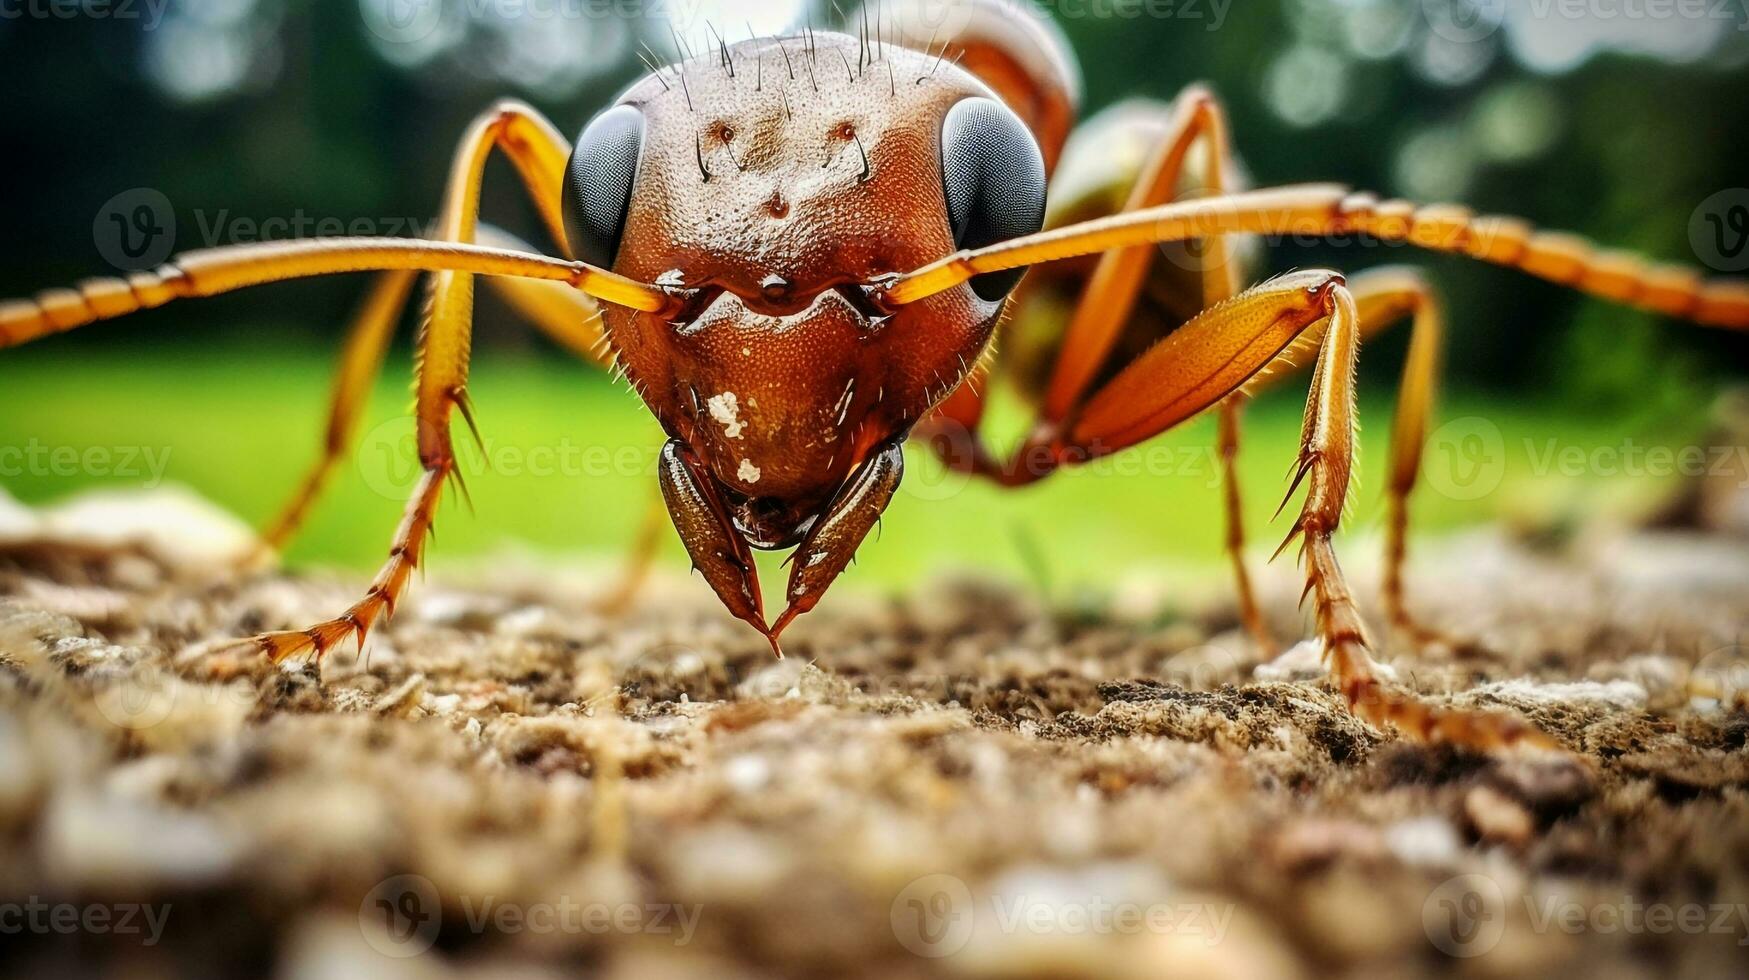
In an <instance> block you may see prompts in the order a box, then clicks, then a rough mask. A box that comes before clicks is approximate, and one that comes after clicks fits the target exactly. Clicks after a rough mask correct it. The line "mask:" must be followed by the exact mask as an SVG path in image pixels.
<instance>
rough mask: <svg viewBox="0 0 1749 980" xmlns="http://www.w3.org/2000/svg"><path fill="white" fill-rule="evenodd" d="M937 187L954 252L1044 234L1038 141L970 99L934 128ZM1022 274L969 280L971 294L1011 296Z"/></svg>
mask: <svg viewBox="0 0 1749 980" xmlns="http://www.w3.org/2000/svg"><path fill="white" fill-rule="evenodd" d="M941 182H942V188H943V190H945V191H946V192H947V220H948V222H949V224H950V226H951V227H952V229H953V240H954V244H955V245H956V246H958V247H959V248H983V247H984V246H986V245H994V244H996V243H997V242H1004V241H1007V240H1009V239H1011V238H1019V237H1020V236H1022V235H1030V234H1032V233H1034V232H1036V231H1038V230H1039V229H1040V228H1041V227H1043V226H1044V221H1045V162H1044V157H1043V156H1042V155H1041V154H1040V153H1039V149H1038V141H1037V140H1035V139H1033V136H1032V133H1030V132H1028V131H1027V128H1026V124H1025V123H1022V122H1021V121H1020V117H1019V116H1016V115H1015V114H1014V113H1013V111H1011V110H1010V109H1009V108H1008V107H1007V106H1005V105H1003V104H1002V103H1000V102H997V101H995V100H993V99H985V98H970V99H965V100H963V101H961V102H958V103H956V104H955V105H954V107H953V108H952V109H949V110H948V112H947V119H946V121H944V122H943V123H942V126H941ZM1025 274H1026V269H1025V268H1019V269H1008V270H1006V271H1003V272H988V273H985V274H984V275H981V276H974V277H973V278H972V283H971V285H972V291H973V292H975V293H977V294H978V296H979V297H980V298H982V299H984V300H988V301H991V302H994V301H996V300H999V299H1002V298H1004V297H1006V296H1007V295H1008V294H1009V293H1010V292H1012V291H1013V289H1014V287H1015V285H1016V284H1018V283H1019V282H1020V277H1021V276H1023V275H1025Z"/></svg>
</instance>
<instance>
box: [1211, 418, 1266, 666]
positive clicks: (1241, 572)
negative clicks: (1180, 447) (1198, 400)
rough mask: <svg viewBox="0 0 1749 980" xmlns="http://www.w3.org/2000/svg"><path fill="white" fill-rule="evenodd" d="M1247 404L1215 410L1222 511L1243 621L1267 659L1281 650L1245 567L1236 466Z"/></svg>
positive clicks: (1243, 521)
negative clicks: (1241, 425)
mask: <svg viewBox="0 0 1749 980" xmlns="http://www.w3.org/2000/svg"><path fill="white" fill-rule="evenodd" d="M1246 401H1247V399H1246V398H1245V397H1243V396H1241V395H1235V396H1233V397H1230V398H1228V399H1226V400H1225V401H1223V402H1221V404H1220V407H1219V408H1217V409H1216V410H1215V411H1216V418H1218V419H1219V424H1220V434H1219V437H1218V438H1219V442H1218V444H1217V445H1218V451H1219V453H1220V457H1221V491H1222V492H1221V510H1222V513H1223V514H1224V515H1225V517H1226V525H1227V534H1226V540H1225V542H1224V544H1225V546H1226V549H1227V560H1228V561H1230V562H1232V565H1233V583H1234V586H1235V588H1236V589H1237V595H1238V599H1239V622H1240V623H1241V624H1242V625H1244V627H1245V632H1247V633H1249V634H1251V642H1253V643H1255V644H1257V648H1258V650H1260V651H1261V652H1262V653H1263V655H1264V656H1265V657H1272V656H1273V655H1274V654H1275V653H1276V652H1277V651H1278V649H1279V648H1278V647H1277V645H1276V642H1275V636H1274V634H1272V633H1270V631H1269V625H1268V624H1267V623H1265V622H1264V620H1263V609H1262V607H1260V606H1258V604H1257V592H1256V590H1255V589H1254V588H1253V586H1252V584H1251V569H1250V568H1249V567H1247V566H1246V564H1245V507H1244V495H1243V494H1242V493H1241V492H1240V487H1239V471H1238V467H1237V465H1236V463H1237V461H1238V458H1239V416H1240V414H1241V413H1242V412H1243V411H1244V408H1245V402H1246Z"/></svg>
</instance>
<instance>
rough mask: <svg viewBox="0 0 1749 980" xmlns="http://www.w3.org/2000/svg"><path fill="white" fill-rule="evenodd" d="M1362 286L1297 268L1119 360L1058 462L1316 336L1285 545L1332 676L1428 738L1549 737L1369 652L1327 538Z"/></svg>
mask: <svg viewBox="0 0 1749 980" xmlns="http://www.w3.org/2000/svg"><path fill="white" fill-rule="evenodd" d="M1359 321H1360V317H1359V312H1358V309H1357V306H1356V303H1355V299H1354V296H1353V295H1352V294H1351V293H1350V292H1349V290H1348V288H1347V286H1346V285H1345V283H1344V280H1343V278H1342V277H1341V276H1340V275H1338V274H1336V273H1333V272H1322V271H1309V272H1300V273H1294V274H1291V275H1288V276H1283V277H1281V278H1279V279H1275V280H1272V281H1270V282H1267V283H1264V284H1263V285H1261V286H1258V287H1256V288H1254V289H1251V290H1249V291H1247V292H1245V293H1242V294H1240V295H1239V296H1237V297H1235V298H1234V299H1232V300H1229V301H1228V302H1226V303H1223V304H1221V305H1219V306H1216V307H1214V308H1212V309H1209V310H1206V311H1204V312H1203V313H1201V314H1199V315H1198V316H1196V317H1195V318H1193V319H1192V320H1191V321H1190V322H1189V323H1187V324H1185V325H1184V326H1183V327H1181V328H1179V329H1178V330H1177V331H1176V332H1175V333H1173V334H1171V335H1170V336H1168V337H1167V338H1166V339H1165V340H1163V341H1161V342H1160V343H1159V344H1157V345H1156V346H1155V347H1153V348H1152V349H1150V350H1149V351H1148V352H1147V353H1146V354H1144V355H1143V356H1142V357H1140V358H1138V359H1137V360H1136V361H1135V362H1134V363H1132V364H1131V365H1130V366H1128V367H1127V368H1125V369H1124V370H1123V371H1122V372H1120V373H1119V374H1118V375H1117V377H1115V378H1113V379H1112V380H1111V381H1110V382H1109V383H1108V384H1106V385H1105V386H1104V387H1103V388H1101V389H1100V390H1099V391H1097V392H1095V393H1094V394H1093V396H1092V397H1091V399H1089V401H1088V403H1087V407H1086V409H1085V410H1084V411H1083V412H1082V413H1081V414H1080V415H1079V416H1078V417H1077V418H1075V419H1072V420H1070V422H1069V424H1068V425H1067V426H1066V427H1065V429H1064V431H1062V432H1061V433H1060V434H1059V435H1057V436H1056V437H1055V438H1054V439H1053V440H1052V441H1051V442H1050V443H1049V444H1048V448H1049V449H1050V450H1051V452H1052V455H1053V457H1054V458H1056V459H1057V460H1059V461H1060V462H1078V461H1081V460H1084V459H1089V458H1092V457H1094V456H1098V455H1103V454H1106V453H1111V452H1116V451H1118V450H1120V449H1123V448H1126V447H1128V446H1131V445H1134V444H1136V443H1138V442H1141V441H1143V440H1145V439H1149V438H1152V437H1153V436H1155V435H1158V434H1159V433H1161V432H1163V431H1165V430H1167V429H1169V428H1171V427H1173V426H1175V425H1177V424H1179V423H1181V422H1183V421H1185V420H1187V419H1190V418H1192V417H1194V416H1196V415H1197V414H1199V413H1201V412H1203V411H1205V410H1207V409H1209V408H1211V407H1213V406H1215V405H1217V404H1219V403H1220V402H1221V401H1222V400H1223V399H1225V398H1227V397H1228V396H1230V395H1231V394H1232V393H1233V392H1234V391H1235V390H1237V389H1238V388H1239V387H1240V386H1242V385H1243V384H1245V382H1246V381H1247V380H1248V379H1249V378H1250V377H1251V376H1253V375H1255V374H1256V373H1257V372H1259V371H1261V370H1263V369H1264V368H1265V367H1267V366H1268V365H1269V364H1270V363H1271V362H1273V361H1274V360H1275V359H1276V358H1277V357H1278V356H1279V355H1280V354H1282V353H1283V352H1284V351H1285V350H1287V349H1288V348H1289V347H1290V346H1292V345H1294V343H1295V342H1296V340H1298V339H1300V338H1301V337H1302V336H1303V335H1306V334H1308V332H1309V333H1310V335H1311V336H1314V337H1318V338H1319V354H1318V359H1317V364H1316V366H1315V369H1314V373H1313V375H1312V383H1311V390H1310V393H1309V395H1308V397H1307V400H1306V414H1305V421H1304V424H1303V426H1302V429H1301V445H1300V453H1299V460H1298V463H1297V467H1296V472H1295V479H1294V484H1293V489H1292V490H1290V491H1289V497H1290V499H1291V497H1292V494H1293V492H1295V491H1297V490H1298V489H1299V487H1300V486H1301V484H1304V485H1305V486H1306V497H1305V501H1304V504H1303V506H1302V508H1301V511H1300V515H1299V518H1298V519H1297V520H1296V521H1295V522H1294V527H1293V530H1292V532H1291V533H1290V534H1289V536H1288V539H1287V541H1285V542H1283V545H1282V547H1283V549H1285V548H1286V547H1287V545H1288V544H1291V543H1292V542H1293V540H1294V539H1295V538H1300V539H1302V548H1301V555H1302V559H1303V561H1304V564H1305V570H1306V593H1307V595H1309V596H1311V597H1312V599H1313V602H1314V608H1315V611H1316V622H1317V630H1318V635H1319V637H1320V638H1321V639H1322V640H1323V643H1324V653H1325V657H1326V658H1327V662H1328V663H1329V665H1330V669H1331V673H1332V676H1333V678H1334V680H1335V682H1336V685H1337V687H1338V688H1339V689H1340V690H1341V691H1342V694H1343V697H1344V698H1345V699H1346V700H1347V701H1348V704H1349V706H1350V708H1351V709H1352V710H1353V711H1354V712H1355V713H1356V714H1357V715H1359V716H1360V717H1362V718H1365V719H1367V720H1368V721H1371V722H1373V723H1375V724H1379V725H1384V724H1387V723H1388V724H1390V725H1393V726H1395V727H1396V728H1398V729H1399V730H1401V731H1402V732H1403V733H1404V734H1406V735H1409V736H1411V737H1414V738H1418V739H1421V740H1425V741H1432V740H1444V741H1451V742H1455V743H1459V744H1463V745H1469V746H1474V747H1481V748H1489V747H1496V746H1501V745H1509V744H1514V743H1521V742H1522V743H1538V744H1546V742H1547V740H1546V738H1545V737H1544V736H1542V735H1541V734H1540V733H1538V732H1537V731H1536V730H1535V729H1533V728H1531V727H1530V726H1529V725H1528V724H1526V723H1525V722H1524V721H1522V720H1521V719H1518V718H1516V717H1514V716H1511V715H1503V714H1496V713H1486V712H1471V711H1460V710H1454V709H1448V708H1442V707H1439V706H1436V705H1433V704H1431V703H1429V702H1428V701H1426V700H1424V699H1422V698H1421V697H1419V696H1418V695H1415V694H1413V693H1410V692H1407V691H1398V690H1391V689H1388V688H1387V687H1386V686H1385V685H1384V684H1383V683H1382V682H1381V681H1380V680H1379V679H1378V677H1377V674H1376V671H1375V669H1374V668H1375V665H1374V663H1373V660H1372V657H1371V656H1370V654H1369V653H1368V641H1367V636H1366V629H1365V626H1364V625H1363V624H1362V621H1361V618H1360V612H1359V609H1358V607H1357V606H1356V604H1355V601H1354V597H1353V594H1352V593H1351V592H1350V591H1349V588H1348V585H1347V582H1346V580H1345V579H1344V578H1343V575H1342V570H1341V567H1340V566H1339V565H1338V563H1337V560H1336V553H1335V550H1334V547H1333V545H1332V543H1331V539H1332V537H1333V536H1334V534H1335V533H1336V530H1337V528H1338V526H1339V525H1340V523H1341V518H1342V508H1343V504H1344V502H1345V501H1346V500H1347V496H1348V483H1349V478H1350V474H1351V470H1352V467H1353V462H1354V369H1355V363H1356V358H1357V355H1358V353H1359V346H1360V323H1359Z"/></svg>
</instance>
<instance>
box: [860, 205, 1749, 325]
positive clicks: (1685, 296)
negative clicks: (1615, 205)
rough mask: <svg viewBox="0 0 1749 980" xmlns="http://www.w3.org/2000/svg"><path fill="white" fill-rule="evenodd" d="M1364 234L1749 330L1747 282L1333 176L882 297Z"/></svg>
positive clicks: (943, 271)
mask: <svg viewBox="0 0 1749 980" xmlns="http://www.w3.org/2000/svg"><path fill="white" fill-rule="evenodd" d="M1224 234H1258V235H1306V236H1312V235H1317V236H1324V237H1328V236H1340V235H1354V234H1363V235H1368V236H1371V237H1373V238H1377V239H1379V240H1380V241H1385V242H1406V243H1408V244H1410V245H1415V246H1417V247H1420V248H1425V249H1429V250H1431V251H1435V252H1449V253H1453V254H1458V255H1467V256H1469V257H1470V258H1473V259H1477V260H1479V261H1482V262H1488V263H1492V264H1494V265H1502V266H1507V267H1509V268H1514V269H1518V270H1520V271H1522V272H1525V273H1527V274H1529V275H1533V276H1536V277H1537V278H1539V279H1546V280H1548V281H1549V282H1553V283H1556V284H1558V285H1563V286H1567V287H1569V288H1572V289H1576V290H1579V291H1580V292H1584V293H1589V294H1591V295H1593V296H1597V297H1600V298H1602V299H1606V300H1610V301H1611V302H1615V303H1620V304H1622V305H1624V306H1632V307H1635V308H1637V309H1643V310H1649V311H1651V312H1653V313H1659V314H1663V315H1665V316H1671V317H1676V318H1678V319H1684V320H1690V321H1692V322H1695V323H1699V324H1703V325H1706V326H1715V327H1724V328H1727V329H1733V330H1749V282H1745V281H1743V280H1741V279H1732V278H1718V279H1713V280H1710V281H1709V280H1706V279H1703V278H1702V277H1701V276H1700V275H1699V274H1698V273H1697V272H1695V271H1694V270H1693V269H1690V268H1687V267H1684V266H1675V265H1655V264H1652V263H1649V262H1647V261H1646V260H1645V259H1642V258H1640V257H1638V256H1635V255H1630V254H1627V253H1624V252H1606V251H1600V250H1598V248H1597V247H1596V246H1595V245H1593V244H1592V243H1590V242H1588V241H1586V240H1584V239H1582V238H1579V237H1577V236H1574V235H1568V234H1563V233H1557V232H1538V231H1536V230H1535V229H1534V228H1532V227H1531V226H1530V225H1529V224H1528V223H1526V222H1524V221H1522V220H1520V219H1518V218H1508V217H1502V216H1490V217H1478V216H1476V215H1475V214H1473V213H1472V212H1470V211H1469V210H1467V209H1465V208H1462V207H1459V206H1456V205H1450V204H1440V205H1431V206H1425V207H1418V206H1416V205H1414V204H1411V203H1409V202H1407V201H1384V202H1381V201H1379V200H1378V199H1377V198H1376V197H1374V196H1372V195H1370V194H1354V193H1350V192H1349V190H1348V189H1347V188H1345V187H1342V186H1340V185H1337V184H1302V185H1297V186H1292V187H1276V188H1269V189H1266V190H1257V191H1246V192H1244V193H1239V194H1229V195H1226V196H1225V197H1217V198H1208V199H1204V200H1197V201H1186V202H1183V203H1178V204H1166V205H1161V206H1159V207H1153V208H1146V209H1143V210H1141V211H1129V212H1124V213H1122V214H1116V215H1112V216H1110V217H1106V218H1096V219H1094V220H1092V221H1085V222H1082V223H1081V224H1078V225H1071V226H1069V227H1066V228H1055V229H1051V230H1049V231H1043V232H1039V233H1038V234H1036V235H1024V236H1022V237H1020V238H1016V239H1012V240H1010V241H1006V242H1002V243H1000V244H997V245H991V246H989V247H987V248H981V249H976V250H972V251H960V252H955V253H953V254H952V255H948V256H946V257H944V258H941V259H938V260H936V261H935V262H931V263H930V264H928V265H926V266H923V267H922V268H920V269H917V270H915V271H913V272H909V273H906V274H904V275H901V276H898V277H896V278H894V279H891V280H889V281H887V282H884V283H882V287H883V288H882V289H881V290H880V291H879V292H878V294H877V295H876V299H877V300H878V301H879V302H881V303H882V304H883V305H886V306H889V307H896V306H903V305H905V304H907V303H914V302H916V301H917V300H920V299H923V298H926V297H929V296H933V295H935V294H936V293H939V292H941V291H942V290H945V289H951V288H953V287H954V286H957V285H959V284H960V283H963V282H966V281H967V280H969V279H971V278H972V277H973V276H977V275H982V274H984V273H987V272H1001V271H1003V270H1005V269H1017V268H1020V267H1021V266H1026V265H1034V264H1036V263H1040V262H1052V261H1055V260H1058V259H1066V258H1073V257H1075V256H1077V255H1092V254H1095V253H1098V252H1106V251H1110V250H1112V249H1119V248H1131V247H1133V246H1136V245H1143V244H1149V243H1160V242H1172V241H1184V240H1186V239H1190V238H1196V237H1202V236H1208V235H1224Z"/></svg>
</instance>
